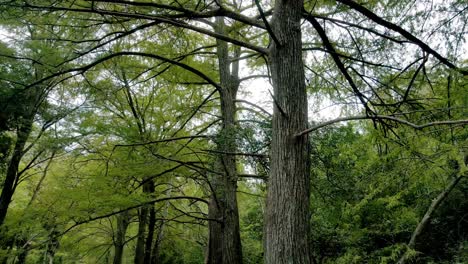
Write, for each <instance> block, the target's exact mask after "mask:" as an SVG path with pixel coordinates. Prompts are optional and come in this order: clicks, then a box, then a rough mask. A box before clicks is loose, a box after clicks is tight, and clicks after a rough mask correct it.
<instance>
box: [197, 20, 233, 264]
mask: <svg viewBox="0 0 468 264" xmlns="http://www.w3.org/2000/svg"><path fill="white" fill-rule="evenodd" d="M224 27H225V25H224V19H223V18H222V17H217V18H216V28H215V31H216V32H217V33H218V34H225V29H224ZM216 44H217V56H218V66H219V75H220V84H221V85H220V86H221V89H220V91H219V93H220V98H221V116H222V128H221V131H220V133H219V136H218V142H217V143H218V146H217V147H218V150H219V152H220V153H222V154H220V155H219V157H218V160H217V165H216V166H217V167H218V169H219V170H218V171H220V172H222V173H223V175H214V176H213V177H214V179H213V181H212V183H211V185H212V187H213V189H214V194H213V195H212V196H211V200H210V205H209V213H208V215H209V217H210V218H214V219H220V220H222V224H220V223H218V222H215V221H210V223H209V233H210V234H209V241H208V253H207V258H206V261H205V262H206V263H210V264H215V263H223V264H238V263H242V246H241V240H240V228H239V210H238V206H237V171H236V157H235V156H234V155H232V154H226V153H236V150H237V147H236V124H235V115H236V105H235V101H236V96H237V90H238V87H239V79H238V69H239V65H238V62H235V63H233V64H232V71H231V69H230V66H231V63H230V59H229V51H228V44H227V43H226V42H224V41H222V40H217V41H216ZM235 53H236V54H234V55H235V56H237V57H238V56H239V50H238V49H237V48H236V52H235ZM220 177H221V178H220Z"/></svg>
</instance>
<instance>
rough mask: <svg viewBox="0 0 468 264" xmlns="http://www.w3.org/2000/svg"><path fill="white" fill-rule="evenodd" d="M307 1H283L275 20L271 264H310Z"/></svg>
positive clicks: (268, 218) (268, 235)
mask: <svg viewBox="0 0 468 264" xmlns="http://www.w3.org/2000/svg"><path fill="white" fill-rule="evenodd" d="M302 8H303V1H300V0H294V1H293V0H278V1H276V3H275V9H274V17H273V19H272V22H271V26H272V30H273V32H274V35H275V36H276V38H277V39H278V41H279V43H275V42H274V41H272V43H271V49H270V56H269V64H270V69H271V75H272V81H273V88H274V104H275V107H274V112H273V135H272V143H271V153H270V156H271V171H270V176H269V178H268V187H267V188H268V189H267V190H268V191H267V203H266V205H267V212H266V231H265V233H266V234H265V239H266V241H265V244H264V245H265V263H268V264H273V263H274V264H282V263H288V264H289V263H291V264H293V263H294V264H296V263H300V264H308V263H311V257H310V249H309V243H308V242H309V241H308V237H309V214H310V213H309V195H310V187H309V185H310V176H309V175H310V161H309V143H308V137H307V136H301V137H295V136H294V135H295V134H296V133H297V132H298V131H302V130H304V129H306V128H307V122H308V120H307V92H306V87H305V76H304V65H303V62H302V51H301V50H302V43H301V13H302Z"/></svg>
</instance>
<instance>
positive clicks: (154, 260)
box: [151, 208, 167, 264]
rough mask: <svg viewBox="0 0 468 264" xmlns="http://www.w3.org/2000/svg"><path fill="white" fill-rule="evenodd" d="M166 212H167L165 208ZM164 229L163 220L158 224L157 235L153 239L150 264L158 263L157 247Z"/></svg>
mask: <svg viewBox="0 0 468 264" xmlns="http://www.w3.org/2000/svg"><path fill="white" fill-rule="evenodd" d="M166 212H167V208H166ZM163 230H164V221H161V224H160V225H159V229H158V235H157V236H156V240H155V241H154V246H153V251H152V253H151V264H159V263H160V261H159V248H160V245H161V241H162V238H163V236H164V235H163V234H164V232H163Z"/></svg>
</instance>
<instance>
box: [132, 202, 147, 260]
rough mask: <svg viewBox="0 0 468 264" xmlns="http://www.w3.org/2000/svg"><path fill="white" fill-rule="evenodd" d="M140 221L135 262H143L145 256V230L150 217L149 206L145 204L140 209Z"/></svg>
mask: <svg viewBox="0 0 468 264" xmlns="http://www.w3.org/2000/svg"><path fill="white" fill-rule="evenodd" d="M138 218H139V223H138V234H137V243H136V247H135V258H134V263H135V264H143V263H144V258H145V232H146V221H147V218H148V207H146V206H144V207H142V208H141V209H140V211H139V214H138Z"/></svg>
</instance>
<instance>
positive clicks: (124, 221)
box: [113, 211, 129, 264]
mask: <svg viewBox="0 0 468 264" xmlns="http://www.w3.org/2000/svg"><path fill="white" fill-rule="evenodd" d="M128 224H129V215H128V212H127V211H126V212H122V213H121V214H119V215H117V232H116V234H115V241H114V262H113V264H121V263H122V257H123V251H124V246H125V234H126V233H127V227H128Z"/></svg>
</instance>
